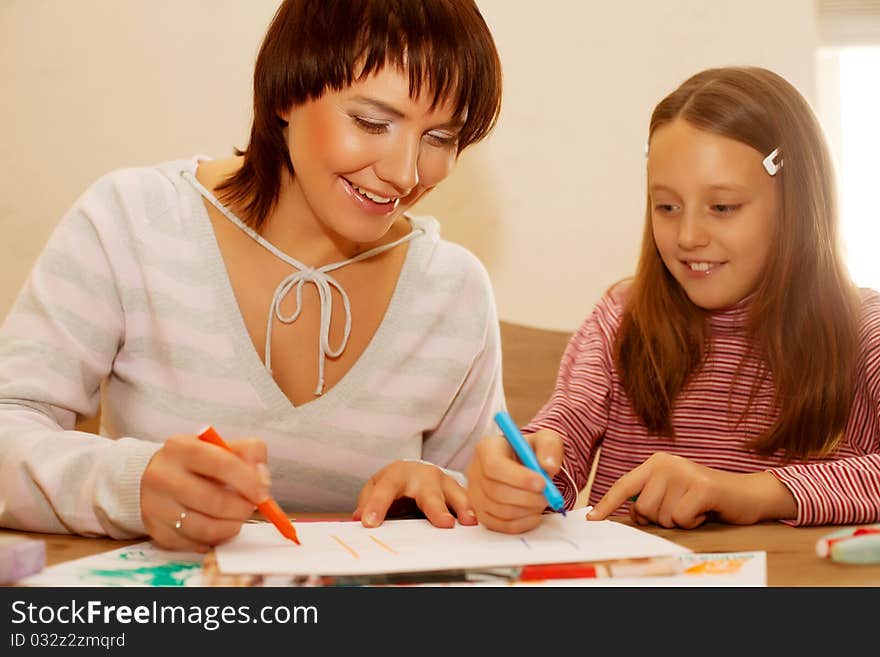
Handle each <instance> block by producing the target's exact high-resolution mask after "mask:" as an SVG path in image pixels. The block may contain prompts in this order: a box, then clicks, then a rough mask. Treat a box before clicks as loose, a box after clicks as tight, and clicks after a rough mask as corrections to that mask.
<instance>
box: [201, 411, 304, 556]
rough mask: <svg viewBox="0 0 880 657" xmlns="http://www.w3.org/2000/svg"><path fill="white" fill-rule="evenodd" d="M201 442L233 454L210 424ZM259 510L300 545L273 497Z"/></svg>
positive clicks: (260, 504)
mask: <svg viewBox="0 0 880 657" xmlns="http://www.w3.org/2000/svg"><path fill="white" fill-rule="evenodd" d="M199 440H201V441H204V442H206V443H211V444H212V445H216V446H217V447H221V448H223V449H225V450H226V451H227V452H232V449H231V448H230V447H229V445H227V444H226V441H225V440H223V439H222V438H221V437H220V434H219V433H217V431H216V430H215V429H214V427H212V426H211V425H210V424H209V425H208V426H206V427H204V428H203V429H202V430H201V431H199ZM257 508H258V509H259V510H260V513H262V514H263V515H264V516H266V519H267V520H269V521H270V522H271V523H272V524H273V525H275V527H277V528H278V531H279V532H281V535H282V536H284V537H285V538H287V539H290V540H291V541H293V542H294V543H296V544H297V545H299V544H300V542H299V537H298V536H297V535H296V527H294V526H293V523H292V522H290V518H288V517H287V515H285V513H284V511H282V510H281V507H280V506H278V503H277V502H276V501H275V500H273V499H272V498H271V497H267V498H266V499H265V500H264V501H263V502H260V503H259V504H258V505H257Z"/></svg>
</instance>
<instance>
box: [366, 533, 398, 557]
mask: <svg viewBox="0 0 880 657" xmlns="http://www.w3.org/2000/svg"><path fill="white" fill-rule="evenodd" d="M370 538H371V539H372V540H374V541H375V542H376V543H378V544H379V545H381V546H382V547H383V548H385V549H386V550H388V551H389V552H391V553H392V554H397V550H395V549H394V548H393V547H391V546H390V545H386V544H385V543H383V542H382V541H380V540H379V539H378V538H376V537H375V536H373V535H372V534H371V535H370Z"/></svg>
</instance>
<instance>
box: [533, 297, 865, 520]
mask: <svg viewBox="0 0 880 657" xmlns="http://www.w3.org/2000/svg"><path fill="white" fill-rule="evenodd" d="M622 287H623V286H618V287H617V288H615V289H614V290H612V291H611V292H609V293H607V294H606V295H605V296H604V297H603V298H602V299H601V300H600V301H599V303H598V304H597V306H596V308H595V310H594V311H593V313H592V314H591V315H590V316H589V317H588V318H587V319H586V321H584V323H583V324H582V326H581V327H580V329H579V330H578V331H577V332H576V333H575V334H574V335H573V336H572V338H571V340H570V341H569V344H568V347H567V349H566V351H565V353H564V355H563V357H562V362H561V365H560V369H559V375H558V379H557V382H556V388H555V391H554V393H553V395H552V397H551V399H550V400H549V401H548V402H547V403H546V404H545V406H544V407H543V409H541V411H539V412H538V414H537V415H536V416H535V418H534V419H533V420H532V421H531V422H530V423H529V424H528V425H527V426H526V427H525V428H524V429H523V431H524V432H526V433H534V432H535V431H537V430H538V429H542V428H547V429H552V430H554V431H557V432H558V433H560V434H562V436H563V437H564V449H565V456H564V463H563V465H564V467H565V468H566V470H568V472H569V473H571V475H572V477H573V478H574V480H575V484H576V485H577V489H575V488H572V486H571V484H570V483H569V482H568V481H567V479H566V478H565V477H564V476H563V475H559V476H557V478H556V483H557V484H558V485H559V487H560V490H561V491H562V492H563V495H564V496H565V498H566V502H567V503H568V505H569V507H570V506H571V505H572V504H573V503H574V501H575V499H576V497H577V493H578V490H580V489H581V488H583V486H584V485H585V484H586V481H587V477H588V473H589V468H590V464H591V459H592V455H593V453H594V450H595V448H596V446H597V445H598V444H600V443H601V445H602V452H601V456H600V459H599V464H598V469H597V471H596V477H595V481H594V483H593V488H592V490H591V494H590V503H591V504H595V503H596V502H597V501H598V500H599V499H601V497H602V496H603V495H604V494H605V493H606V492H607V491H608V489H609V488H610V487H611V485H612V484H614V482H615V481H617V479H618V478H619V477H621V476H622V475H624V474H625V473H627V472H629V471H630V470H632V469H633V468H635V467H636V466H638V465H639V464H641V463H642V462H644V461H645V460H646V459H647V458H648V457H649V456H651V454H653V453H654V452H658V451H664V452H669V453H672V454H677V455H679V456H682V457H685V458H688V459H691V460H692V461H695V462H697V463H701V464H703V465H705V466H708V467H711V468H717V469H721V470H728V471H732V472H755V471H762V470H769V471H770V472H772V473H773V474H774V475H775V476H776V477H777V478H778V479H779V480H780V481H781V482H782V483H783V484H785V485H786V486H787V487H788V489H789V490H790V491H791V493H792V494H793V495H794V497H795V499H796V501H797V508H798V513H797V518H796V519H794V520H792V521H788V522H790V524H795V525H820V524H854V523H869V522H878V521H880V420H878V414H880V293H877V292H875V291H873V290H862V291H861V298H862V304H863V321H862V326H861V332H860V349H861V355H860V361H859V370H858V385H857V389H856V396H855V400H854V403H853V407H852V413H851V415H850V420H849V424H848V426H847V429H846V432H845V437H844V440H843V442H842V444H841V445H840V447H839V448H838V450H837V451H836V452H835V453H834V454H832V455H831V456H829V457H828V458H821V459H812V460H808V461H805V462H800V461H796V462H794V463H791V462H789V463H788V464H785V463H784V462H783V459H782V454H781V453H777V454H774V455H772V456H769V457H763V456H758V455H756V454H754V453H752V452H749V451H747V450H746V448H745V444H746V443H747V442H748V441H749V440H750V439H751V438H754V437H756V436H758V435H760V434H761V433H763V432H764V431H765V430H766V429H767V428H768V427H770V426H771V424H772V423H773V421H774V420H775V418H776V413H777V411H775V410H774V406H773V389H772V381H767V382H766V384H764V385H763V386H762V387H761V388H760V390H759V391H758V394H757V395H756V397H755V398H754V399H753V401H752V404H751V406H748V403H749V402H748V400H749V393H750V391H751V388H752V384H753V381H754V377H755V375H756V373H757V366H756V363H755V362H754V360H751V361H749V360H746V361H745V362H744V363H743V365H744V366H743V369H742V371H741V376H740V377H739V378H735V376H734V375H735V373H736V370H737V368H738V367H739V366H740V364H741V362H742V361H743V359H744V358H745V357H746V353H747V342H746V339H745V337H744V334H743V332H742V327H743V324H744V320H745V318H746V314H747V307H746V305H745V304H744V303H741V304H738V305H737V306H736V307H733V308H730V309H727V310H724V311H720V312H717V313H713V314H712V315H711V316H710V319H709V322H710V326H711V329H712V348H711V350H710V355H709V356H708V358H707V360H706V361H705V363H704V365H703V367H702V368H701V370H700V372H699V373H698V374H697V375H696V376H695V377H694V378H693V379H692V380H691V381H690V382H689V384H688V385H687V386H686V388H685V390H684V391H683V392H682V394H681V395H680V396H679V398H678V399H677V400H676V403H675V406H674V408H673V415H672V423H673V426H674V428H675V432H676V439H675V440H674V442H673V441H672V440H670V439H668V438H665V437H657V436H649V435H648V433H647V429H646V428H645V426H644V424H642V422H641V421H640V420H639V419H638V418H637V417H636V415H635V413H634V412H633V409H632V405H631V402H630V400H629V398H628V397H627V395H626V393H625V392H624V390H623V387H622V385H621V381H620V377H619V376H618V374H617V372H616V371H615V367H614V363H613V343H614V337H615V335H616V333H617V330H618V327H619V325H620V320H621V313H622V310H623V308H622V303H623V295H624V294H625V291H624V290H622V289H621V288H622ZM746 409H748V413H747V414H746V415H745V419H744V421H740V420H741V418H742V414H743V411H744V410H746ZM628 511H629V505H628V504H627V505H624V506H623V507H621V508H620V509H619V510H618V513H627V512H628Z"/></svg>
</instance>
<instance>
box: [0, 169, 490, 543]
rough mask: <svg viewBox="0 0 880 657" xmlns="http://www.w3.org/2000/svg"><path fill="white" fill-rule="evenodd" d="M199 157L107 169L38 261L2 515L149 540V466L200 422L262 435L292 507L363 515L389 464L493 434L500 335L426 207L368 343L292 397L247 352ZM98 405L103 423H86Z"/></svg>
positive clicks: (16, 368) (13, 356) (28, 297)
mask: <svg viewBox="0 0 880 657" xmlns="http://www.w3.org/2000/svg"><path fill="white" fill-rule="evenodd" d="M199 159H200V158H193V159H191V160H180V161H175V162H167V163H164V164H161V165H158V166H155V167H144V168H137V169H124V170H119V171H116V172H113V173H111V174H108V175H107V176H104V177H103V178H101V179H100V180H99V181H97V182H96V183H95V184H94V185H92V186H91V187H90V188H89V189H88V190H87V191H86V192H85V193H84V194H83V195H82V197H80V199H78V200H77V201H76V203H75V204H74V206H73V207H72V209H71V210H70V211H69V212H68V213H67V214H66V215H65V216H64V217H63V218H62V220H61V221H60V222H59V224H58V226H57V227H56V229H55V231H54V232H53V234H52V236H51V237H50V239H49V241H48V243H47V245H46V247H45V248H44V250H43V252H42V253H41V255H40V256H39V258H38V259H37V262H36V263H35V265H34V267H33V269H32V271H31V274H30V275H29V277H28V279H27V281H26V282H25V285H24V287H23V289H22V291H21V293H20V295H19V297H18V299H17V300H16V303H15V305H14V307H13V309H12V310H11V311H10V313H9V315H8V316H7V318H6V320H5V322H4V323H3V326H2V328H0V526H4V527H11V528H18V529H26V530H32V531H46V532H72V533H78V534H84V535H109V536H112V537H117V538H125V537H132V536H138V535H142V534H143V533H144V528H143V523H142V520H141V516H140V480H141V476H142V474H143V471H144V469H145V468H146V467H147V465H148V463H149V460H150V459H151V458H152V456H153V454H154V453H155V452H156V451H157V450H158V449H159V448H160V447H161V444H162V442H163V441H164V440H165V439H166V438H167V437H168V436H171V435H173V434H176V433H195V432H196V431H198V429H199V428H200V427H202V426H204V425H205V424H207V423H211V424H213V425H214V426H215V427H217V429H218V431H219V432H220V433H221V434H222V435H223V436H224V437H225V438H228V439H237V438H242V437H250V436H257V437H259V438H261V439H263V440H264V441H265V442H266V444H267V447H268V453H269V461H268V465H269V469H270V472H271V474H272V495H273V497H275V498H276V499H277V500H278V502H279V503H280V504H282V505H283V506H285V507H287V508H290V509H292V510H296V511H328V512H350V511H352V510H353V509H354V508H355V504H356V501H357V496H358V493H359V492H360V489H361V487H362V486H363V484H364V483H365V482H366V481H367V479H368V478H369V477H370V476H372V475H373V474H374V473H375V472H376V471H378V470H379V469H381V468H382V467H383V466H384V465H387V464H388V463H390V462H392V461H395V460H424V461H429V462H431V463H434V464H436V465H438V466H440V467H443V468H447V469H449V470H450V472H454V471H455V470H457V469H461V468H462V467H463V466H464V464H465V463H466V462H467V461H468V460H469V458H470V455H471V452H472V449H473V446H474V443H475V442H476V441H477V440H479V439H480V438H481V437H483V436H485V435H487V434H489V433H492V430H493V429H492V427H493V424H492V421H493V417H494V414H495V413H496V412H497V411H498V410H501V409H503V408H504V394H503V389H502V383H501V346H500V339H499V335H498V321H497V314H496V310H495V304H494V298H493V295H492V289H491V284H490V282H489V278H488V275H487V273H486V271H485V269H484V268H483V266H482V265H481V264H480V262H479V261H478V260H477V259H476V258H475V257H474V256H473V254H471V253H470V252H468V251H467V250H465V249H464V248H462V247H460V246H458V245H455V244H452V243H449V242H447V241H445V240H442V239H440V237H439V224H438V223H437V221H436V220H434V219H433V218H430V217H415V216H414V217H410V221H411V222H412V223H413V225H414V226H417V227H419V228H421V229H422V231H421V234H420V235H419V236H418V237H416V238H414V239H413V240H411V242H410V243H409V244H408V249H407V255H406V258H405V262H404V265H403V267H402V269H401V272H400V276H399V279H398V282H397V286H396V288H395V291H394V293H393V295H392V298H391V301H390V302H389V305H388V308H387V310H386V314H385V317H384V318H383V320H382V323H381V324H380V326H379V328H378V329H377V331H376V333H375V334H374V336H373V338H372V340H371V341H370V343H369V345H368V346H367V348H366V349H365V350H364V351H363V353H362V354H361V355H360V357H359V358H358V360H357V362H356V363H355V364H354V366H353V367H352V368H351V369H350V370H349V372H348V373H347V374H346V375H345V376H344V377H343V378H342V379H341V380H340V381H338V382H337V383H336V384H335V385H334V386H333V387H332V388H330V389H329V390H327V391H326V392H325V393H324V394H323V395H322V396H320V397H318V398H316V399H315V400H313V401H310V402H309V403H307V404H302V405H299V406H294V405H293V404H292V403H291V402H290V400H289V399H288V398H287V397H286V396H285V394H284V392H283V391H282V390H281V389H280V388H279V387H278V385H277V384H276V383H275V381H274V380H273V378H272V375H271V373H270V372H269V371H268V370H267V369H266V367H265V366H264V364H263V362H262V359H261V356H260V354H258V353H257V351H256V349H255V348H254V345H253V342H252V341H251V339H250V336H249V334H248V333H247V329H246V327H245V325H244V322H243V320H242V318H241V314H240V311H239V308H238V305H237V302H236V299H235V294H234V292H233V290H232V287H231V284H230V281H229V278H228V275H227V273H226V269H225V266H224V262H223V258H222V255H221V253H220V251H219V248H218V246H217V243H216V240H215V238H214V233H213V229H212V226H211V222H210V219H209V217H208V215H207V212H206V210H205V207H204V203H203V201H202V198H201V197H200V195H199V193H198V192H197V191H196V190H195V189H194V188H193V187H192V185H190V184H189V183H188V182H187V181H186V180H185V179H184V177H183V176H182V173H183V172H188V173H190V174H192V173H194V172H195V170H196V167H197V163H198V160H199ZM267 312H268V309H267ZM315 321H317V319H315ZM352 321H353V322H357V321H358V319H357V317H353V318H352ZM99 403H100V407H101V434H102V435H92V434H88V433H83V432H78V431H75V430H74V427H75V423H76V421H77V419H78V418H79V417H88V416H91V415H93V414H94V412H95V410H96V409H97V407H98V405H99Z"/></svg>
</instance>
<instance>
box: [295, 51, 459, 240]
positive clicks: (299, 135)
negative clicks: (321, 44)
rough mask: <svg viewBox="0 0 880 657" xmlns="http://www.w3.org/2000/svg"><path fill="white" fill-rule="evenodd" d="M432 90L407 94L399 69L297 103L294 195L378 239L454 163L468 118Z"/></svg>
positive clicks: (324, 216) (337, 227) (327, 222)
mask: <svg viewBox="0 0 880 657" xmlns="http://www.w3.org/2000/svg"><path fill="white" fill-rule="evenodd" d="M431 99H432V98H431V94H430V93H424V92H423V93H422V94H421V95H420V96H418V97H416V98H412V97H410V88H409V78H408V76H407V75H406V73H405V72H401V71H399V70H398V69H397V68H395V67H388V66H386V67H385V68H383V69H381V70H380V71H378V72H377V73H375V74H373V75H370V76H369V77H367V78H365V79H363V80H360V81H356V82H354V83H353V84H352V85H351V86H349V87H346V88H344V89H341V90H338V91H334V90H327V91H326V92H325V93H324V94H323V95H322V96H321V97H320V98H318V99H317V100H312V101H308V102H306V103H303V104H301V105H295V106H294V107H292V108H291V109H290V111H289V112H288V113H287V114H286V115H283V116H282V118H284V119H285V120H287V122H288V128H287V142H288V148H289V151H290V157H291V162H292V163H293V169H294V172H295V173H294V178H293V197H294V199H295V202H296V204H297V205H296V207H297V211H298V212H304V213H308V214H309V215H310V216H311V217H312V218H313V219H314V220H316V221H317V222H319V223H321V224H323V225H324V226H325V227H326V228H328V229H329V230H331V231H332V232H333V233H335V234H337V235H338V236H340V237H342V238H344V239H347V240H351V241H353V242H358V243H370V242H375V241H377V240H378V239H380V238H381V237H382V236H383V235H385V233H386V232H387V231H388V230H389V228H390V227H391V225H392V224H393V223H394V222H395V221H396V220H397V219H398V218H399V217H400V216H401V215H402V213H403V212H405V211H406V210H407V209H409V208H410V207H412V205H413V204H414V203H415V202H416V201H418V200H419V199H420V198H421V197H422V196H423V195H424V194H425V193H426V192H427V191H429V190H430V189H432V188H433V187H434V186H435V185H437V184H438V183H439V182H441V181H442V180H443V179H445V178H446V177H447V176H448V175H449V174H450V173H451V171H452V169H453V167H454V166H455V162H456V157H457V152H458V151H457V147H458V134H459V131H460V129H461V126H462V124H463V120H464V117H462V116H455V115H454V114H453V109H452V107H451V104H450V103H448V102H446V103H444V102H441V103H439V104H438V105H437V106H436V107H433V108H432V107H431Z"/></svg>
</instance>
